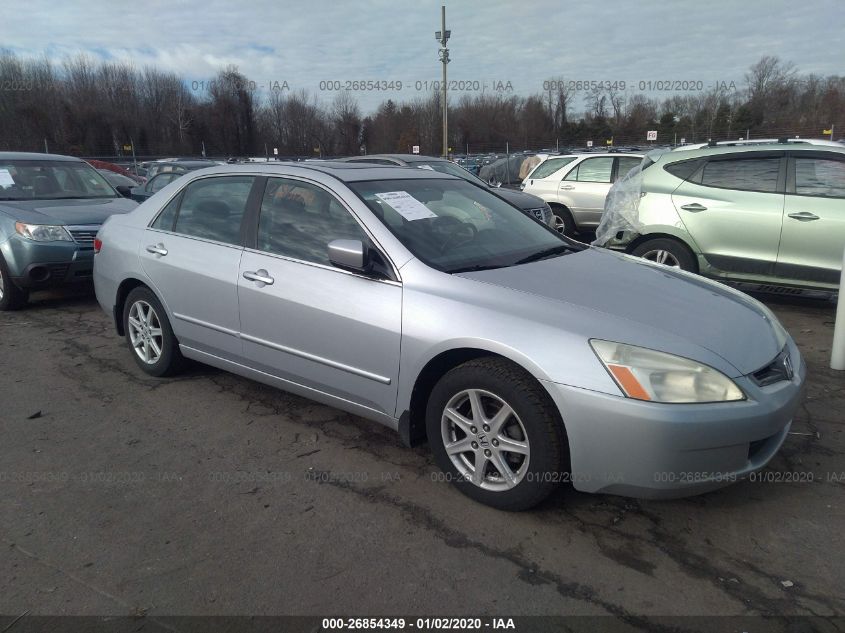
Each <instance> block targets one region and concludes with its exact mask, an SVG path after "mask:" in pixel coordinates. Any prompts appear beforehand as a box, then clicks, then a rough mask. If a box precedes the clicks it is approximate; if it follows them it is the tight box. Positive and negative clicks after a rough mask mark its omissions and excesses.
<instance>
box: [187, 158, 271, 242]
mask: <svg viewBox="0 0 845 633" xmlns="http://www.w3.org/2000/svg"><path fill="white" fill-rule="evenodd" d="M178 175H179V174H176V176H178ZM254 180H255V178H254V177H252V176H216V177H213V178H202V179H200V180H195V181H194V182H192V183H191V184H189V185H188V186H187V187H186V189H185V192H184V193H183V195H182V204H181V205H180V206H179V212H178V214H177V216H176V224H175V226H174V228H173V230H174V231H175V232H176V233H180V234H182V235H187V236H189V237H198V238H201V239H206V240H214V241H215V242H223V243H225V244H240V242H241V221H242V220H243V216H244V211H245V210H246V204H247V200H248V199H249V193H250V190H251V189H252V184H253V181H254Z"/></svg>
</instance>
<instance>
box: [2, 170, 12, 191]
mask: <svg viewBox="0 0 845 633" xmlns="http://www.w3.org/2000/svg"><path fill="white" fill-rule="evenodd" d="M14 186H15V179H14V178H12V174H10V173H9V170H8V169H0V187H14Z"/></svg>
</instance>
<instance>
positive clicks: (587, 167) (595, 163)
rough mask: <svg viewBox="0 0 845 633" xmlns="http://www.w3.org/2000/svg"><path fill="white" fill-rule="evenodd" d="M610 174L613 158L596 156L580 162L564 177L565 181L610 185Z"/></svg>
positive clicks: (611, 172)
mask: <svg viewBox="0 0 845 633" xmlns="http://www.w3.org/2000/svg"><path fill="white" fill-rule="evenodd" d="M612 174H613V156H597V157H596V158H588V159H586V160H584V161H582V162H581V163H580V164H579V165H578V167H576V168H575V169H573V170H572V171H571V172H569V173H568V174H567V175H566V180H577V181H578V182H603V183H610V179H611V175H612Z"/></svg>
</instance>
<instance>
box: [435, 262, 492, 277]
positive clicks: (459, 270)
mask: <svg viewBox="0 0 845 633" xmlns="http://www.w3.org/2000/svg"><path fill="white" fill-rule="evenodd" d="M496 268H504V266H503V265H502V264H476V265H475V266H464V267H463V268H453V269H452V270H448V271H446V272H448V273H449V274H450V275H453V274H455V273H471V272H475V271H477V270H494V269H496Z"/></svg>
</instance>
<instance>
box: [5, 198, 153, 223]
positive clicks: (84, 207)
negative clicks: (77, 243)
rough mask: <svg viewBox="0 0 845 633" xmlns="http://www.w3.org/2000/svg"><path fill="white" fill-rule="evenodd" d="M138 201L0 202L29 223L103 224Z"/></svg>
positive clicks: (126, 210) (13, 216)
mask: <svg viewBox="0 0 845 633" xmlns="http://www.w3.org/2000/svg"><path fill="white" fill-rule="evenodd" d="M137 206H138V203H137V202H135V201H134V200H129V199H128V198H88V199H82V200H8V201H0V211H3V212H5V213H6V214H7V215H9V216H10V217H12V218H13V219H15V220H17V221H19V222H26V223H28V224H102V223H103V222H104V221H105V220H106V218H107V217H109V216H110V215H114V214H115V213H129V212H130V211H132V209H134V208H135V207H137Z"/></svg>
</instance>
